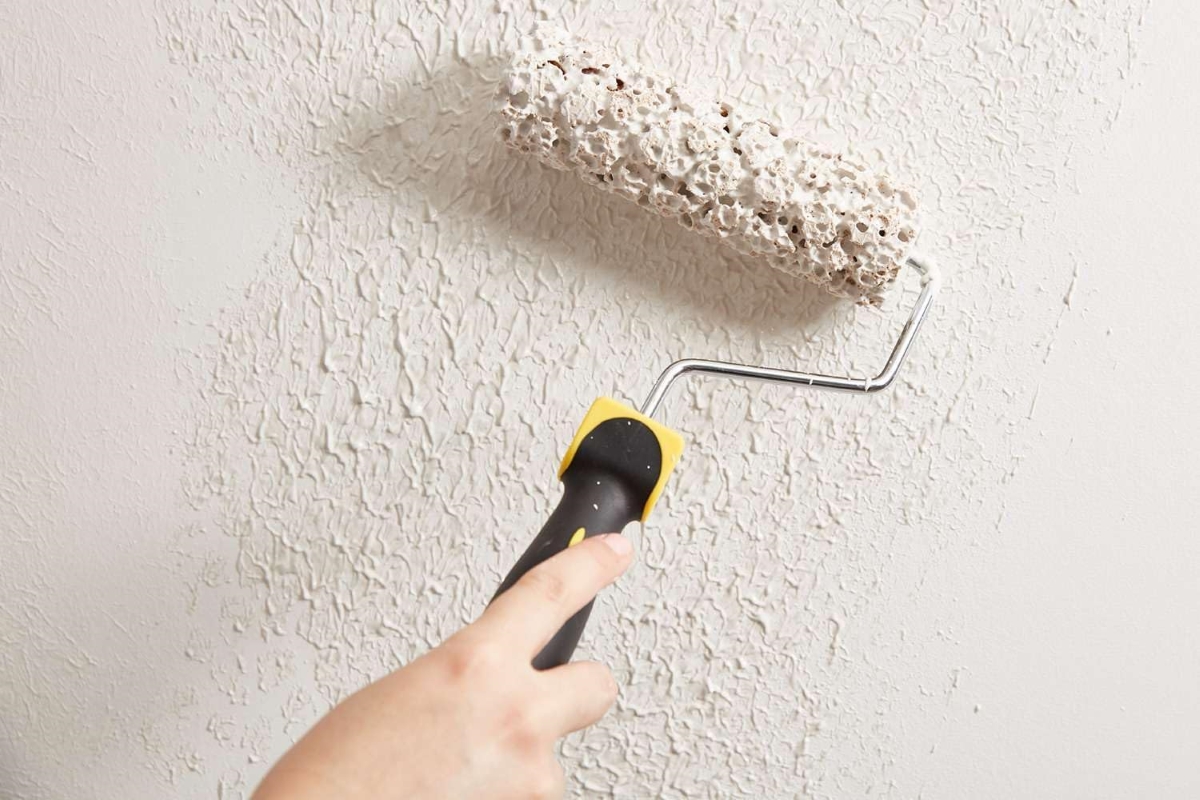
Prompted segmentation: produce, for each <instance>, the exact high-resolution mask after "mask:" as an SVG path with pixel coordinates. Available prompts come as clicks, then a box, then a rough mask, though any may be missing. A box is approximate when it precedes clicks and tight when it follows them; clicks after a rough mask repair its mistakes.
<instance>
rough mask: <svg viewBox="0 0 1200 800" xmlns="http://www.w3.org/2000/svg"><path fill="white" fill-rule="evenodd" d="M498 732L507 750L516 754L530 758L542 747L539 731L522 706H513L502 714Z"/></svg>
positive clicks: (527, 711)
mask: <svg viewBox="0 0 1200 800" xmlns="http://www.w3.org/2000/svg"><path fill="white" fill-rule="evenodd" d="M499 733H500V738H501V740H502V741H503V742H505V743H506V744H507V745H508V748H509V750H511V751H512V752H513V753H514V754H516V755H518V756H524V757H526V758H531V757H533V756H534V755H535V754H536V753H538V752H539V751H540V750H541V749H542V736H541V733H540V732H539V731H538V729H537V726H536V725H535V724H534V721H533V718H532V716H531V715H530V713H529V710H528V709H527V708H525V707H523V706H514V707H512V708H510V709H508V710H507V711H506V712H505V713H504V714H503V716H502V717H501V720H500V731H499Z"/></svg>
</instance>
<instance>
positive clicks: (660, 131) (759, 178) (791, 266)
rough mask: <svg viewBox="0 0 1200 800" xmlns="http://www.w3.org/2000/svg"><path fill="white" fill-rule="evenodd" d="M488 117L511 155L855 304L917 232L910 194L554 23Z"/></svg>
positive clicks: (886, 279) (505, 82)
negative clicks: (494, 119)
mask: <svg viewBox="0 0 1200 800" xmlns="http://www.w3.org/2000/svg"><path fill="white" fill-rule="evenodd" d="M497 109H498V112H499V116H500V120H501V127H500V135H501V138H502V139H503V140H504V141H505V142H506V143H508V144H509V145H510V146H511V147H513V148H515V149H517V150H521V151H524V152H527V153H532V154H534V155H536V156H537V157H538V158H539V159H540V160H541V161H543V162H544V163H546V164H548V165H549V166H552V167H554V168H556V169H562V170H571V171H573V172H575V173H577V174H578V175H579V176H580V177H581V178H582V179H583V180H585V181H587V182H588V183H591V184H592V185H594V186H598V187H600V188H602V189H605V190H607V191H610V192H615V193H616V194H619V195H621V196H623V197H626V198H628V199H630V200H633V201H634V202H636V203H637V204H638V205H640V206H642V207H643V208H647V209H652V210H654V211H657V212H658V213H659V214H661V215H662V216H665V217H669V218H672V219H674V220H676V221H678V222H679V223H680V224H682V225H683V226H684V227H686V228H690V229H692V230H695V231H696V232H698V233H702V234H705V235H708V236H713V237H716V238H719V239H721V240H723V241H724V242H726V243H728V244H729V245H731V246H732V247H734V248H735V249H737V250H738V251H740V252H742V253H746V254H749V255H754V256H761V257H763V258H764V259H765V260H766V261H767V262H769V263H770V264H771V265H772V266H774V267H775V268H776V269H780V270H783V271H784V272H787V273H789V274H791V275H796V276H800V277H803V278H806V279H807V280H809V281H811V282H813V283H816V284H817V285H819V286H823V287H824V288H825V289H827V290H828V291H829V292H831V293H833V294H835V295H838V296H840V297H849V298H853V299H854V300H856V301H857V302H858V303H860V304H863V305H878V304H879V303H880V302H881V301H882V300H883V296H884V292H885V290H886V289H887V287H888V286H889V285H890V284H891V283H892V282H893V281H895V279H896V275H897V274H898V273H899V271H900V267H901V265H902V264H903V263H904V259H905V256H906V254H907V253H908V251H909V249H910V247H911V246H912V243H913V242H914V240H915V239H916V237H917V214H916V210H917V204H916V200H915V199H914V195H913V192H912V190H910V189H906V188H904V187H902V186H900V185H898V184H896V183H895V182H894V181H893V180H892V179H891V178H889V177H887V176H885V175H883V174H880V173H877V172H875V171H873V170H871V169H870V168H868V167H867V166H866V165H865V164H863V163H861V162H860V161H858V160H857V159H854V158H851V157H849V156H847V155H845V154H842V153H835V152H833V151H831V150H829V149H827V148H822V147H819V146H817V145H815V144H812V143H810V142H806V141H804V140H802V139H799V138H793V137H784V136H781V135H780V133H779V131H778V129H777V128H776V126H775V125H772V124H771V123H769V122H766V121H764V120H762V119H761V118H759V116H758V115H756V114H755V113H753V112H750V111H747V110H744V109H743V107H741V106H740V105H738V104H736V103H718V102H716V101H714V100H710V99H707V98H705V97H703V96H702V95H700V94H697V93H695V92H693V91H691V90H689V89H688V88H686V87H684V86H683V85H682V84H680V83H678V82H676V81H675V80H673V79H671V78H668V77H665V76H663V75H661V74H658V73H656V72H653V71H651V70H648V69H646V68H645V67H643V66H641V65H640V64H637V63H636V62H633V61H629V60H625V59H622V58H621V57H620V56H619V55H618V54H617V53H616V52H615V51H613V50H612V49H611V48H609V47H605V46H602V45H597V44H592V43H588V42H584V41H582V40H580V39H577V38H575V37H573V36H571V35H570V34H568V33H567V32H566V31H564V30H562V29H561V28H558V27H555V26H551V25H542V26H539V27H538V29H537V32H536V33H535V34H534V35H533V36H531V37H530V38H529V39H528V40H526V42H525V45H524V47H523V48H522V50H521V51H520V52H519V53H518V54H517V56H516V58H515V59H514V60H513V63H512V65H511V66H510V67H509V69H508V72H507V73H506V74H505V76H504V78H503V79H502V80H501V82H500V87H499V90H498V92H497Z"/></svg>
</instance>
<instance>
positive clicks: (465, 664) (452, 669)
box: [444, 641, 497, 681]
mask: <svg viewBox="0 0 1200 800" xmlns="http://www.w3.org/2000/svg"><path fill="white" fill-rule="evenodd" d="M444 655H445V664H446V672H447V674H449V676H450V678H451V679H452V680H456V681H462V680H470V679H472V678H475V677H477V676H485V675H489V674H491V673H492V672H494V670H495V667H496V663H497V654H496V649H495V647H494V646H493V645H491V644H488V643H486V642H466V641H464V642H454V643H448V644H447V646H446V648H445V653H444Z"/></svg>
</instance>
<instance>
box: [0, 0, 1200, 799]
mask: <svg viewBox="0 0 1200 800" xmlns="http://www.w3.org/2000/svg"><path fill="white" fill-rule="evenodd" d="M1147 5H1148V0H1135V1H1134V2H1128V3H1105V4H1088V3H1076V2H1068V3H1044V2H1035V0H975V1H974V2H967V3H949V2H947V3H940V2H933V3H930V2H921V1H920V0H888V1H886V2H884V1H881V0H870V1H869V2H868V1H867V0H862V1H861V2H860V1H859V0H836V1H835V0H814V2H810V3H803V4H800V3H783V2H779V3H764V4H760V5H753V4H724V3H714V2H711V0H708V1H706V2H693V1H692V0H682V1H681V2H670V3H666V2H663V3H644V2H628V1H627V0H599V1H598V2H593V3H587V2H573V3H564V4H549V3H545V2H541V0H534V2H532V3H528V4H515V3H509V2H507V1H506V0H499V2H488V3H482V2H466V3H455V4H448V3H432V2H431V3H415V2H394V1H391V0H356V2H352V3H351V2H346V3H331V2H328V1H327V0H290V1H285V2H260V1H258V0H203V1H202V2H181V1H179V0H159V2H157V3H156V4H153V5H151V4H142V5H141V6H140V7H139V6H138V4H126V6H113V7H101V6H100V5H99V4H93V3H85V2H82V0H74V1H73V2H67V3H57V4H51V5H50V6H45V7H43V6H42V5H40V4H33V3H11V2H10V3H3V4H0V53H2V54H3V55H0V270H2V271H0V334H2V335H0V365H2V366H3V374H2V375H0V414H2V418H3V425H2V426H0V523H2V532H3V537H2V543H0V565H2V573H3V583H2V584H0V796H4V797H10V796H11V797H23V798H31V799H33V800H40V798H52V797H55V798H57V797H91V796H100V797H154V796H177V797H195V798H207V797H221V798H234V797H242V796H245V795H246V794H248V792H249V791H250V790H251V789H252V787H253V785H254V784H255V782H256V781H257V780H258V778H259V777H260V776H261V775H262V773H263V771H264V770H265V769H266V767H267V765H268V764H269V762H270V760H271V759H273V758H274V757H276V756H277V755H278V754H279V753H280V752H281V751H282V750H283V749H284V748H285V747H286V745H287V743H288V742H290V741H291V740H292V739H294V738H295V737H296V736H297V735H299V734H300V733H301V732H302V731H303V730H304V729H305V727H306V726H307V725H309V724H311V723H312V722H313V721H314V720H315V719H316V718H317V717H318V716H319V715H320V714H321V713H322V712H323V710H325V709H326V708H328V706H329V704H331V703H332V702H334V701H336V700H337V699H338V698H339V697H342V696H344V695H345V694H346V693H347V692H349V691H352V690H353V689H354V688H356V687H358V686H360V685H361V684H362V683H364V682H366V681H368V680H370V679H372V678H374V677H377V676H379V675H382V674H384V673H385V672H386V671H388V670H390V669H393V668H395V667H396V666H398V665H400V664H402V663H404V662H405V661H406V660H408V659H410V658H412V657H413V656H415V655H417V654H419V653H420V652H422V651H424V650H426V649H427V648H429V647H430V646H432V645H434V644H436V643H437V642H438V641H440V640H441V639H442V638H443V637H445V636H446V635H447V634H449V633H450V632H452V631H453V630H455V629H456V628H457V627H458V626H459V625H461V624H462V623H464V622H466V621H468V620H470V619H472V618H473V617H474V616H475V615H476V614H477V613H478V612H479V611H480V609H481V608H482V607H483V606H484V604H485V603H486V600H487V598H488V597H489V596H490V593H491V591H492V590H493V588H494V586H495V585H496V583H497V582H498V580H499V579H500V577H501V575H502V573H503V572H504V571H505V570H506V569H507V567H508V566H509V565H510V564H511V562H512V560H513V559H514V558H515V557H516V555H517V554H518V553H519V552H520V551H521V549H522V548H523V547H524V545H525V543H526V541H527V540H528V538H529V537H530V536H531V535H532V533H533V532H534V531H535V530H536V529H537V528H538V527H539V525H540V523H541V521H542V518H543V517H544V515H545V514H546V513H547V510H548V509H549V507H550V505H551V504H552V503H553V501H554V499H555V497H556V496H557V491H558V489H557V486H556V485H555V481H554V477H553V473H554V467H555V465H556V463H557V459H558V457H559V456H560V455H561V449H562V448H563V447H564V446H565V444H566V442H567V441H568V439H569V436H570V434H571V433H572V431H573V430H574V427H575V425H576V423H577V422H578V420H579V418H580V416H581V415H582V413H583V411H584V410H585V409H586V407H587V405H588V404H589V403H590V401H591V400H592V399H593V398H594V397H595V396H596V395H598V394H602V393H603V394H612V395H613V396H616V397H619V398H626V399H630V400H634V401H636V400H639V399H640V398H641V397H642V395H643V394H644V393H645V392H646V391H647V390H648V389H649V386H650V384H651V382H652V381H653V378H654V377H655V375H656V374H657V372H658V371H659V370H660V369H661V368H662V367H663V366H664V365H665V364H666V362H668V361H669V360H671V359H673V358H676V357H681V356H688V355H698V356H712V357H720V358H730V359H735V360H741V361H748V362H754V363H767V364H777V365H785V366H786V365H805V366H807V367H811V368H815V369H820V370H842V369H846V368H850V369H852V370H853V371H855V372H858V373H863V372H868V371H870V370H872V369H874V368H875V367H876V366H877V365H878V364H879V363H880V362H881V360H882V357H883V356H884V355H885V353H886V350H887V347H888V343H889V340H890V338H891V337H892V336H893V335H894V334H895V332H896V328H897V324H898V322H899V317H900V316H901V315H902V314H903V308H904V305H905V303H906V302H908V301H910V300H911V298H912V297H913V292H914V290H915V286H913V285H912V276H909V279H908V281H907V282H905V281H904V279H902V281H901V285H900V286H898V287H897V291H896V292H894V294H895V295H896V296H895V297H894V298H893V299H890V300H889V301H888V302H887V303H885V304H884V306H883V308H882V309H881V310H879V311H875V310H871V309H855V308H854V307H853V306H852V305H848V304H845V303H844V302H839V301H837V300H835V299H832V298H830V297H828V296H827V295H826V294H825V293H824V292H822V291H821V290H820V289H819V288H816V287H813V286H810V285H807V284H804V283H803V282H801V281H798V280H796V279H794V278H790V277H788V276H786V275H783V274H781V273H777V272H774V271H771V270H769V269H765V268H763V267H762V266H760V265H756V264H755V263H754V262H753V260H752V259H749V258H746V257H743V256H740V255H738V254H735V253H733V252H732V251H730V250H727V249H725V248H722V247H717V246H715V245H714V244H713V243H712V242H711V241H708V240H703V239H700V238H699V237H697V236H695V235H694V234H690V233H689V232H688V231H686V230H684V229H683V228H681V227H679V226H677V225H674V224H670V223H666V222H664V221H662V220H659V219H656V218H654V217H652V216H649V215H646V214H644V213H643V212H641V211H640V210H639V209H637V208H636V207H635V206H633V205H632V204H629V203H628V202H626V201H624V200H621V199H619V198H616V197H613V196H610V195H606V194H603V193H600V192H597V191H595V190H594V189H593V188H591V187H587V186H584V185H582V184H581V183H580V182H579V181H578V179H576V178H575V177H573V176H572V175H570V174H564V173H558V172H554V171H552V170H548V169H546V168H545V167H543V166H541V165H539V164H538V163H537V162H536V161H535V160H533V159H529V158H526V157H522V156H521V155H519V154H515V153H512V152H511V151H509V150H507V149H506V148H505V147H504V146H503V145H502V144H501V143H500V142H499V141H498V138H497V136H496V131H495V127H494V121H492V120H489V119H488V118H487V117H486V112H487V111H488V109H489V108H490V106H491V100H492V94H493V90H494V85H495V81H496V80H497V79H498V77H499V76H500V74H501V71H502V69H503V65H504V61H505V59H506V57H507V55H508V53H509V52H511V49H512V48H513V47H514V46H515V45H516V42H517V39H518V36H519V35H520V33H521V32H522V31H525V30H527V29H528V28H529V27H530V26H531V25H532V23H533V22H534V21H535V20H537V19H543V18H549V19H553V20H555V21H557V22H558V23H559V24H561V25H563V26H564V27H566V28H568V29H570V30H574V31H578V32H579V33H581V34H582V35H585V36H587V37H590V38H593V39H598V40H603V41H608V42H612V43H613V44H614V45H615V46H616V47H617V49H618V50H619V51H620V52H621V53H623V54H625V55H626V56H628V57H630V58H636V59H638V60H640V61H642V62H644V63H646V64H650V65H653V66H655V67H656V68H658V69H659V70H661V71H663V72H665V73H669V74H673V75H675V76H677V77H678V78H679V79H681V80H683V81H686V82H687V83H689V84H691V85H693V86H694V87H696V88H697V89H698V90H701V91H704V92H706V93H707V94H710V95H711V96H713V97H727V98H730V99H731V100H736V101H737V102H738V103H739V104H740V105H744V106H745V107H747V108H749V109H751V110H756V112H757V113H759V114H760V115H761V116H762V117H764V118H766V119H771V120H774V121H776V122H777V123H778V124H779V125H780V126H781V128H784V129H786V130H789V131H794V132H795V133H797V134H798V135H801V136H804V137H806V138H808V139H811V140H813V141H816V142H819V143H822V144H824V145H826V146H828V147H830V148H837V149H842V148H846V147H848V146H850V145H852V146H853V149H854V151H855V152H856V153H858V154H860V155H861V157H862V158H863V159H864V160H866V161H868V162H871V163H876V164H887V165H889V169H891V170H892V171H894V172H895V173H896V174H898V175H901V176H904V178H905V179H906V180H908V181H909V182H911V183H912V184H914V186H915V188H916V190H917V193H918V195H919V196H920V197H921V198H922V208H923V215H924V229H923V232H922V234H921V238H920V242H919V245H920V250H921V251H922V252H924V253H928V254H931V255H933V256H935V257H936V258H937V259H938V260H939V261H940V263H941V265H942V268H943V272H944V274H945V276H946V278H947V284H946V286H945V289H944V291H943V294H942V297H941V300H940V303H939V305H938V307H937V308H936V309H935V315H934V318H933V319H932V320H931V324H930V326H929V327H928V328H927V329H926V331H925V333H924V334H923V337H922V339H921V340H920V341H919V343H918V346H917V349H916V351H915V352H914V355H913V357H912V359H911V361H910V362H909V364H908V366H907V367H906V370H905V373H904V374H903V375H902V377H901V379H900V380H899V381H898V383H897V385H896V386H895V387H894V389H893V390H892V391H891V392H889V393H887V394H885V395H881V396H873V397H870V398H864V397H845V396H838V395H820V394H816V393H801V392H796V391H794V390H793V391H789V390H785V389H782V388H771V387H763V386H744V385H736V384H714V383H706V382H700V381H696V382H692V383H689V384H687V385H686V386H684V387H681V389H680V390H677V391H676V393H674V394H673V395H671V396H670V397H669V398H668V400H667V403H666V405H665V407H664V410H663V412H662V414H661V416H662V418H663V419H664V420H665V421H666V422H668V423H669V424H670V425H672V426H673V427H675V428H676V429H678V430H680V431H681V432H683V433H684V434H685V436H686V438H687V440H688V448H687V450H686V452H685V455H684V459H683V461H682V462H681V464H680V466H679V468H678V470H677V471H676V474H675V476H674V477H673V478H672V483H671V485H670V486H669V488H668V491H667V494H666V496H665V497H664V501H663V502H662V503H660V505H659V507H658V509H657V510H656V514H655V516H654V518H652V519H651V521H650V522H649V523H648V524H647V526H646V527H645V529H644V530H642V531H640V532H638V531H634V532H633V533H634V538H635V541H636V543H637V545H638V547H639V550H640V559H639V561H638V563H637V565H636V566H635V567H634V568H633V569H632V570H631V572H630V573H629V574H628V575H627V576H626V577H625V578H624V579H623V580H622V581H621V583H620V585H619V586H617V587H615V588H614V589H612V590H610V591H609V592H607V593H606V594H605V595H604V597H603V598H602V600H601V601H600V602H599V603H598V604H597V608H596V612H595V613H594V614H593V622H592V625H591V627H590V628H589V633H588V634H587V635H586V637H585V641H584V644H583V646H582V649H583V650H584V651H585V652H586V654H587V655H588V656H589V657H592V658H597V659H600V660H603V661H606V662H608V663H609V664H611V665H612V667H613V669H614V671H615V673H616V675H617V678H618V681H619V683H620V684H621V687H622V689H621V699H620V700H619V702H618V706H617V707H616V708H615V709H614V711H613V712H612V713H611V714H610V715H609V716H608V717H607V718H606V719H605V720H604V721H603V722H602V723H601V724H600V725H598V726H596V727H595V728H593V729H591V730H589V731H587V732H586V733H584V734H582V735H579V736H576V737H573V738H572V739H570V740H569V741H567V742H566V743H565V745H564V747H563V754H562V755H563V760H564V762H565V764H566V766H567V770H568V774H569V775H570V779H571V782H572V789H571V792H572V793H573V795H575V796H585V795H586V796H593V795H594V796H611V797H620V798H641V797H657V796H663V797H690V796H711V797H806V798H848V797H863V796H872V797H896V798H901V797H903V798H916V797H921V798H961V797H995V798H1011V797H1055V798H1060V797H1078V798H1085V797H1086V798H1090V797H1101V796H1104V797H1145V796H1154V797H1162V798H1184V797H1194V796H1196V795H1197V794H1200V777H1197V772H1196V769H1195V760H1194V759H1195V753H1196V752H1198V751H1200V735H1198V734H1197V726H1196V724H1195V718H1196V714H1197V711H1200V685H1198V684H1197V683H1196V681H1195V675H1196V674H1197V673H1198V671H1200V641H1197V639H1196V637H1195V636H1194V635H1193V633H1192V631H1193V630H1194V626H1195V611H1196V609H1197V608H1198V607H1200V589H1198V588H1197V585H1196V581H1195V574H1196V566H1197V564H1198V563H1200V543H1198V541H1197V539H1196V537H1194V535H1192V534H1191V533H1190V531H1191V530H1192V529H1193V528H1194V520H1195V519H1196V517H1197V512H1200V508H1198V506H1197V504H1198V502H1200V501H1198V500H1197V497H1200V492H1198V491H1197V485H1196V482H1195V478H1194V472H1192V471H1191V464H1190V459H1188V460H1187V461H1185V457H1187V456H1190V455H1191V453H1190V452H1189V451H1190V450H1194V445H1195V442H1196V439H1197V433H1198V431H1197V422H1196V419H1195V414H1194V411H1193V410H1192V406H1190V405H1187V404H1186V396H1187V393H1188V392H1189V391H1191V392H1192V397H1193V398H1194V396H1195V395H1194V392H1195V390H1196V389H1197V388H1200V387H1198V386H1197V378H1196V374H1197V372H1196V370H1195V369H1194V368H1195V366H1196V356H1195V353H1194V351H1193V350H1192V343H1194V340H1195V331H1194V325H1193V323H1192V320H1193V319H1194V312H1193V310H1192V309H1193V308H1194V305H1195V303H1196V302H1197V301H1198V300H1200V289H1197V287H1196V285H1195V283H1194V281H1193V280H1191V279H1190V278H1189V277H1188V275H1189V274H1190V272H1191V271H1192V270H1193V267H1192V264H1191V263H1190V261H1189V260H1192V261H1194V259H1192V257H1191V255H1190V254H1189V253H1187V252H1180V251H1179V248H1178V247H1177V245H1176V244H1175V242H1176V241H1177V239H1176V235H1175V233H1173V232H1177V231H1183V230H1189V229H1194V228H1195V226H1196V225H1197V224H1200V219H1197V211H1196V209H1197V208H1200V196H1198V195H1197V189H1196V187H1197V186H1200V174H1198V173H1197V169H1198V162H1197V159H1196V158H1195V154H1194V142H1195V141H1196V137H1197V135H1198V134H1200V119H1198V115H1197V111H1196V109H1195V108H1194V107H1193V106H1192V105H1190V104H1188V103H1185V102H1182V101H1181V97H1180V95H1179V94H1178V90H1172V89H1171V88H1170V86H1171V84H1172V82H1178V81H1179V80H1180V76H1183V75H1188V74H1195V73H1196V71H1197V69H1198V68H1200V61H1198V60H1197V57H1196V55H1195V52H1194V49H1193V48H1191V47H1190V43H1189V39H1188V37H1189V36H1190V33H1189V31H1192V30H1194V29H1195V28H1196V26H1197V25H1200V18H1198V17H1197V13H1198V12H1197V11H1196V9H1195V8H1194V7H1192V5H1191V4H1181V3H1176V4H1162V5H1161V6H1159V5H1155V6H1154V7H1153V8H1151V9H1149V10H1147ZM1164 220H1169V221H1170V225H1169V226H1164V224H1163V221H1164ZM1130 275H1133V276H1135V279H1134V280H1132V281H1130V279H1129V278H1130ZM1149 275H1154V276H1155V277H1154V279H1153V280H1150V279H1148V278H1144V277H1143V276H1149ZM1188 367H1191V369H1190V370H1189V369H1188ZM1191 402H1193V403H1194V400H1193V401H1191Z"/></svg>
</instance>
